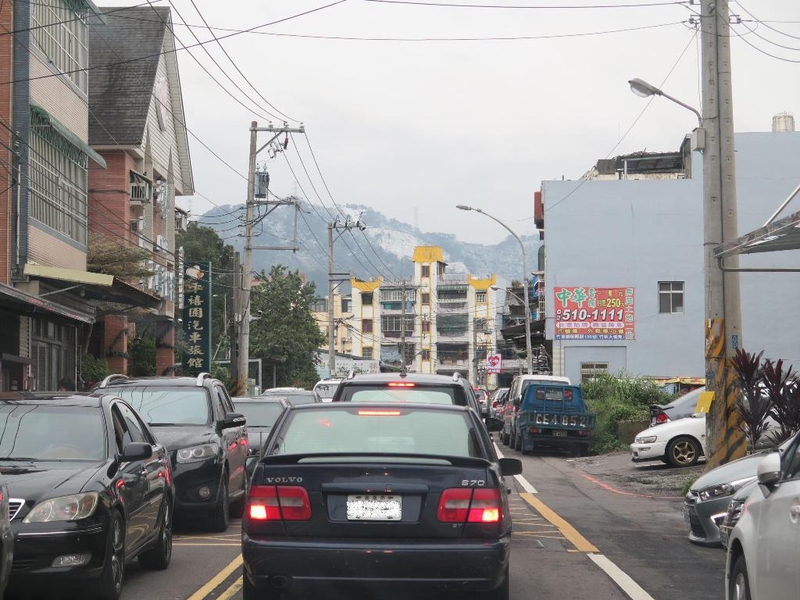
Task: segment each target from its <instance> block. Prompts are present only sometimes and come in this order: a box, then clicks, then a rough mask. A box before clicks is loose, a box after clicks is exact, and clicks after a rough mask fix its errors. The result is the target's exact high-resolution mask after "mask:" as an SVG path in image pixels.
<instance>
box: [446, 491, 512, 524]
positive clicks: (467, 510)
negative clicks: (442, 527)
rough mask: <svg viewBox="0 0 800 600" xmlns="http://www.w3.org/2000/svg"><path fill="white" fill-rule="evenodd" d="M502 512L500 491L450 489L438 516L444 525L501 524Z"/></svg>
mask: <svg viewBox="0 0 800 600" xmlns="http://www.w3.org/2000/svg"><path fill="white" fill-rule="evenodd" d="M501 510H502V505H501V502H500V490H497V489H470V488H449V489H446V490H444V491H443V492H442V495H441V496H440V497H439V509H438V511H437V515H436V516H437V518H438V519H439V521H441V522H442V523H465V522H466V523H499V522H500V513H501Z"/></svg>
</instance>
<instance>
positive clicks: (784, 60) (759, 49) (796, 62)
mask: <svg viewBox="0 0 800 600" xmlns="http://www.w3.org/2000/svg"><path fill="white" fill-rule="evenodd" d="M742 26H743V27H744V28H745V29H747V30H748V31H750V32H751V33H753V30H752V29H750V28H749V27H748V26H747V25H745V24H744V23H742ZM741 39H742V41H743V42H744V43H745V44H747V45H748V46H750V47H751V48H752V49H753V50H755V51H756V52H760V53H761V54H763V55H764V56H768V57H770V58H774V59H775V60H780V61H782V62H787V63H792V64H795V65H796V64H800V59H794V58H785V57H783V56H778V55H777V54H772V53H771V52H768V51H766V50H764V49H763V48H759V47H758V46H756V45H755V44H754V43H752V42H751V41H750V40H748V39H747V38H745V37H742V38H741Z"/></svg>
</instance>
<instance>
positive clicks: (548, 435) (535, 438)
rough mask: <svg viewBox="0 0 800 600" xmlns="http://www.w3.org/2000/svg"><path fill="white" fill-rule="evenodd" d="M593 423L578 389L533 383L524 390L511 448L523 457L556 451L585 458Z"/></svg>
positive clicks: (573, 386) (575, 387) (577, 387)
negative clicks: (567, 452) (539, 451)
mask: <svg viewBox="0 0 800 600" xmlns="http://www.w3.org/2000/svg"><path fill="white" fill-rule="evenodd" d="M596 423H597V417H596V415H595V414H594V413H590V412H588V411H587V410H586V404H585V403H584V401H583V393H582V392H581V388H580V386H577V385H565V384H558V383H550V382H547V383H544V382H543V383H539V382H534V383H532V384H531V385H529V386H528V388H527V389H526V390H525V394H524V396H523V398H522V404H521V406H520V408H519V412H518V413H517V418H516V422H515V425H514V429H513V431H512V434H511V443H510V445H511V447H512V448H514V449H516V450H521V451H522V453H523V454H530V453H532V452H533V451H534V450H544V449H548V450H552V449H555V450H567V451H571V452H572V453H573V454H575V455H577V456H586V454H587V453H588V450H589V438H590V437H591V435H592V431H594V428H595V424H596Z"/></svg>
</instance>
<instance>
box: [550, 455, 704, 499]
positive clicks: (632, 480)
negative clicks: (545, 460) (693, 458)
mask: <svg viewBox="0 0 800 600" xmlns="http://www.w3.org/2000/svg"><path fill="white" fill-rule="evenodd" d="M566 461H567V463H568V464H570V465H571V466H573V467H574V468H576V469H580V470H581V471H583V472H584V473H585V474H587V475H589V476H591V477H596V478H597V479H598V480H599V481H602V482H604V483H606V484H609V485H612V486H613V487H615V488H618V489H620V490H623V491H628V492H631V493H634V494H641V495H644V496H654V497H664V498H679V497H682V493H681V490H682V489H683V487H684V485H685V484H686V483H687V482H689V481H693V480H695V479H697V478H698V477H700V475H702V474H703V473H704V472H705V470H706V465H705V463H704V462H700V463H698V464H697V465H695V466H694V467H685V468H675V467H670V466H668V465H666V464H664V463H662V462H661V461H658V462H646V463H634V462H633V461H631V455H630V453H629V452H627V451H618V452H612V453H610V454H603V455H600V456H588V457H586V458H574V459H572V458H570V459H566Z"/></svg>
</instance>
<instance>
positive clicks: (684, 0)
mask: <svg viewBox="0 0 800 600" xmlns="http://www.w3.org/2000/svg"><path fill="white" fill-rule="evenodd" d="M364 1H365V2H372V3H374V4H403V5H408V6H432V7H436V8H479V9H487V8H489V9H499V10H588V9H603V8H650V7H654V6H679V5H682V4H689V3H690V2H689V0H669V1H665V2H642V3H625V4H583V5H581V4H576V5H563V6H562V5H540V6H517V5H508V4H463V3H455V2H452V3H450V2H425V1H422V0H364Z"/></svg>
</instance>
